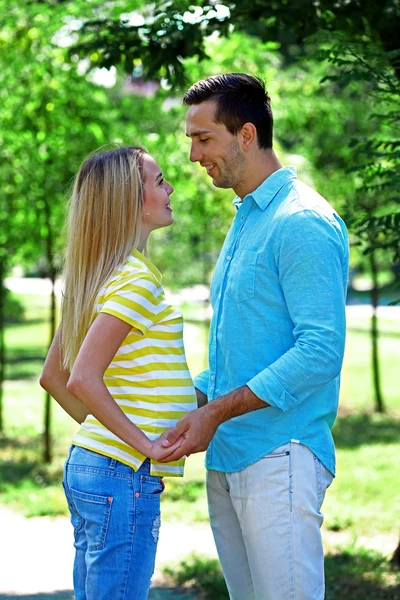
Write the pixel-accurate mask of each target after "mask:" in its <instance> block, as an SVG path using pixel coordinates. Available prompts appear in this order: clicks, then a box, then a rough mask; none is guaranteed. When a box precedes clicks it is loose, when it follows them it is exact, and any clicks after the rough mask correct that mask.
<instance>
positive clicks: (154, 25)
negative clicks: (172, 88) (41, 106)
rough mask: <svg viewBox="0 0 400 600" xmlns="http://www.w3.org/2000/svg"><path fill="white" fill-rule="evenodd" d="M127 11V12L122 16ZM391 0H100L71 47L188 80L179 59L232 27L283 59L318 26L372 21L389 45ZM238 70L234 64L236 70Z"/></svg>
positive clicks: (359, 28)
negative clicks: (363, 0) (133, 0)
mask: <svg viewBox="0 0 400 600" xmlns="http://www.w3.org/2000/svg"><path fill="white" fill-rule="evenodd" d="M132 10H135V13H134V16H135V18H129V16H131V13H132ZM399 18H400V15H399V7H398V3H397V2H396V0H384V1H383V2H381V3H379V5H377V4H376V3H374V2H368V3H367V4H366V3H363V4H360V3H358V2H354V1H351V2H342V3H338V2H334V1H333V0H331V1H325V2H324V3H323V5H321V4H320V3H314V2H304V0H291V2H290V10H289V9H288V5H287V2H272V3H271V2H267V0H260V1H259V2H256V3H254V2H253V3H249V2H248V1H247V0H237V1H236V2H231V1H227V2H224V3H223V5H222V4H219V3H216V4H215V3H210V2H208V1H204V0H196V2H192V1H190V2H189V1H188V0H167V1H166V0H158V1H157V2H155V3H154V4H152V5H146V4H144V3H137V4H136V6H135V7H132V3H130V2H128V1H127V0H126V1H121V2H117V3H116V2H112V3H107V4H106V3H104V6H103V7H102V8H101V10H100V11H97V14H96V15H95V16H94V15H93V14H85V15H84V17H82V21H83V23H84V24H83V27H81V29H80V32H79V42H78V43H77V44H75V46H74V47H73V49H72V52H77V53H78V54H80V56H89V57H90V60H91V62H92V64H93V65H95V66H98V65H101V66H106V67H109V66H111V65H116V64H121V65H123V67H124V69H125V70H126V71H127V72H128V73H132V72H133V71H134V69H135V67H136V68H139V69H140V73H141V74H143V75H144V76H145V77H146V78H150V79H152V78H160V77H164V78H167V79H168V80H169V82H170V83H172V84H174V85H178V86H179V85H182V84H183V83H184V82H186V81H187V80H190V78H189V77H188V73H187V71H186V68H185V62H184V59H187V58H194V57H196V58H198V60H199V61H202V60H204V59H206V58H209V57H210V56H211V54H210V53H209V52H208V50H207V44H206V43H205V40H206V39H207V38H208V37H210V36H213V35H220V36H223V37H225V38H226V37H229V35H230V33H231V32H232V30H234V31H239V32H242V33H246V34H250V35H252V36H254V37H257V38H259V39H260V40H261V41H263V42H271V43H275V44H276V43H277V44H278V45H279V47H280V48H281V51H282V53H283V54H284V55H286V56H287V59H288V60H289V61H290V59H291V52H290V49H291V47H292V46H293V45H299V44H301V43H302V42H303V40H304V39H305V38H307V37H308V36H310V35H312V34H313V33H315V32H316V31H318V30H320V29H328V30H329V31H344V32H346V33H348V34H350V35H351V36H355V35H362V34H364V33H365V32H366V31H368V30H369V28H370V26H372V27H373V33H374V38H375V39H378V40H379V39H380V40H382V42H383V43H384V44H385V48H386V49H387V50H388V51H389V50H393V49H394V48H395V43H396V42H395V39H396V33H397V28H398V23H399ZM236 70H238V69H236Z"/></svg>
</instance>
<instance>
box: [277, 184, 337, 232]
mask: <svg viewBox="0 0 400 600" xmlns="http://www.w3.org/2000/svg"><path fill="white" fill-rule="evenodd" d="M320 219H323V220H324V221H326V222H328V223H331V224H332V225H334V226H337V224H338V222H341V223H343V221H342V219H341V218H340V216H339V215H338V213H337V211H336V210H335V209H334V208H333V206H332V205H331V204H329V202H328V201H327V200H326V199H325V198H324V197H323V196H321V195H320V194H319V193H318V192H317V191H316V190H314V189H313V188H312V187H310V186H309V185H307V184H306V183H304V182H303V181H301V180H299V179H294V180H292V181H291V182H290V186H289V187H288V189H287V190H286V194H285V196H284V198H283V199H282V201H281V202H280V204H279V207H278V208H277V210H276V212H275V215H274V220H275V221H276V222H277V224H278V223H279V224H280V225H282V224H283V223H284V222H285V221H288V220H290V221H302V222H305V221H309V222H310V223H312V222H313V221H314V220H316V221H319V220H320Z"/></svg>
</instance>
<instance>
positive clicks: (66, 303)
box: [40, 146, 197, 600]
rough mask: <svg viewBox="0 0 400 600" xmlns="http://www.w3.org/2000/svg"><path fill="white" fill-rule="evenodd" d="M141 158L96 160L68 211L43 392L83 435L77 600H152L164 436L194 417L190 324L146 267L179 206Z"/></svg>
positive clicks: (172, 466) (176, 467)
mask: <svg viewBox="0 0 400 600" xmlns="http://www.w3.org/2000/svg"><path fill="white" fill-rule="evenodd" d="M172 192H173V188H172V187H171V186H170V185H169V183H168V182H167V181H165V179H164V178H163V176H162V174H161V171H160V168H159V166H158V165H157V163H156V162H155V160H154V159H153V158H152V157H151V156H149V155H148V154H147V153H146V152H145V151H144V150H143V149H142V148H139V147H132V146H129V147H122V148H118V149H115V150H109V151H105V152H100V153H98V154H95V155H93V156H91V157H90V158H88V159H87V160H86V161H85V162H84V163H83V165H82V166H81V168H80V170H79V172H78V175H77V177H76V182H75V187H74V191H73V194H72V198H71V202H70V217H69V232H68V244H67V250H66V263H65V272H64V276H65V292H64V299H63V303H62V313H61V325H60V328H59V330H58V332H57V334H56V336H55V339H54V341H53V343H52V346H51V348H50V351H49V354H48V356H47V359H46V362H45V365H44V370H43V374H42V377H41V380H40V383H41V385H42V386H43V387H44V388H45V389H46V390H47V391H48V392H49V393H50V394H51V395H52V396H53V397H54V398H55V399H56V400H57V402H58V403H59V404H60V405H61V406H62V407H63V409H64V410H65V411H66V412H67V413H68V414H69V415H70V416H71V417H73V418H74V419H75V420H76V421H77V422H78V423H80V424H81V427H80V429H79V431H78V432H77V433H76V435H75V436H74V438H73V440H72V446H71V449H70V452H69V456H68V458H67V461H66V464H65V474H64V481H63V485H64V489H65V494H66V498H67V502H68V506H69V510H70V513H71V522H72V525H73V527H74V536H75V544H74V545H75V562H74V590H75V599H76V600H111V599H113V600H145V598H147V595H148V591H149V587H150V578H151V576H152V574H153V571H154V563H155V554H156V548H157V541H158V533H159V527H160V495H161V493H162V491H163V488H164V484H163V477H164V476H181V475H182V474H183V464H184V460H183V459H181V460H178V461H175V462H171V463H168V462H161V461H165V459H167V457H168V456H169V455H170V454H172V453H173V452H174V450H176V449H177V448H178V447H179V445H180V443H181V440H178V441H177V442H176V444H174V446H173V447H168V448H163V447H162V439H163V437H162V433H163V432H164V431H165V430H166V429H167V428H168V427H170V426H172V425H174V424H175V423H176V422H177V421H178V420H179V419H180V418H181V417H182V416H184V414H186V413H187V412H188V411H190V410H192V409H194V408H196V406H197V403H196V394H195V390H194V387H193V383H192V380H191V378H190V374H189V372H188V368H187V364H186V358H185V352H184V347H183V340H182V328H183V324H182V315H181V313H180V312H179V311H178V310H176V309H175V308H173V307H172V306H170V305H169V304H168V302H167V301H166V299H165V296H164V291H163V288H162V284H161V275H160V273H159V271H158V270H157V268H156V267H155V266H154V265H153V264H152V263H151V262H150V261H149V260H148V259H147V258H146V257H145V256H144V255H143V253H142V252H143V251H144V249H145V247H146V242H147V239H148V237H149V235H150V233H151V232H152V231H153V230H155V229H158V228H160V227H168V226H169V225H171V224H172V222H173V218H172V210H171V205H170V195H171V194H172Z"/></svg>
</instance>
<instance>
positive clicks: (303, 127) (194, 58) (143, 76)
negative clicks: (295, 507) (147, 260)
mask: <svg viewBox="0 0 400 600" xmlns="http://www.w3.org/2000/svg"><path fill="white" fill-rule="evenodd" d="M399 31H400V5H399V3H398V1H397V0H381V2H379V3H376V2H374V1H372V0H371V1H370V0H368V1H367V0H366V1H364V2H363V3H361V2H359V1H355V0H346V1H344V0H343V1H341V0H338V1H336V0H335V1H333V0H332V1H330V0H319V1H318V2H313V1H307V0H290V2H289V1H288V0H281V1H279V0H275V1H271V2H268V1H266V0H257V1H256V2H253V3H248V2H246V1H244V0H237V1H236V2H235V3H232V2H224V3H220V2H215V1H212V0H210V2H205V1H203V0H195V1H193V2H189V1H188V0H168V1H167V2H161V1H159V0H156V1H155V2H152V3H149V2H146V1H145V0H131V1H129V2H128V1H127V0H108V1H105V0H74V1H73V2H72V1H70V0H37V1H34V0H31V1H28V0H19V1H15V0H0V181H1V186H0V503H1V506H0V521H1V523H2V525H1V528H2V531H3V535H2V537H3V544H2V546H3V549H2V551H3V553H4V557H5V558H6V559H8V563H7V564H8V566H7V567H6V568H3V571H2V574H1V575H0V598H11V597H20V598H26V599H27V598H31V597H32V598H33V597H35V598H38V597H39V596H31V595H29V594H33V593H39V592H42V593H43V595H42V596H40V598H49V599H50V598H54V599H55V598H58V599H59V600H62V599H64V598H65V599H69V598H72V592H71V591H70V587H69V586H68V585H66V586H62V585H61V580H62V577H61V576H60V577H59V579H58V581H59V586H58V587H57V585H56V583H54V585H53V584H52V587H51V589H50V588H49V586H48V585H47V584H46V581H48V579H49V565H47V567H46V569H47V570H43V568H42V574H43V578H42V579H40V578H39V579H40V580H37V571H38V569H36V567H35V570H36V575H35V577H34V576H33V571H32V572H30V571H28V575H26V576H25V577H24V578H22V579H21V578H20V577H19V576H18V572H17V571H18V564H20V563H19V561H20V556H19V554H18V553H19V552H20V550H21V546H20V545H18V546H17V545H16V539H15V537H16V531H17V530H18V531H20V532H21V536H23V539H24V544H23V545H25V546H26V544H27V543H28V546H29V540H28V539H27V536H29V535H32V536H34V537H35V540H34V541H35V544H37V543H39V542H40V538H41V537H42V543H43V544H44V545H46V546H47V549H48V548H49V547H50V549H51V545H52V544H53V543H55V540H54V532H55V531H57V528H56V523H66V522H67V516H66V515H67V507H66V502H65V500H64V497H63V492H62V488H61V484H60V480H61V477H62V467H63V461H64V459H65V455H66V452H67V449H68V446H69V443H70V439H71V436H72V435H73V433H74V431H75V430H76V427H75V425H74V422H73V421H72V420H71V419H70V418H69V417H68V416H66V415H65V414H63V412H62V410H61V409H59V407H58V406H57V405H56V403H55V402H54V401H53V400H51V399H50V398H49V397H48V396H46V395H45V393H44V392H43V390H42V389H41V388H40V387H39V384H38V376H39V374H40V372H41V368H42V365H43V360H44V357H45V355H46V351H47V348H48V346H49V343H50V341H51V339H52V337H53V335H54V331H55V328H56V326H57V324H58V318H59V304H60V296H61V289H62V280H61V267H62V260H63V243H64V223H65V216H66V205H67V201H68V195H69V190H70V185H71V181H72V178H73V176H74V174H75V173H76V171H77V170H78V168H79V165H80V163H81V162H82V160H83V159H84V158H85V157H86V156H87V155H88V154H89V153H90V152H92V151H93V150H95V149H97V148H99V147H102V146H107V145H109V144H113V143H122V144H133V145H142V146H144V147H145V148H146V149H147V151H148V152H149V153H150V154H151V155H153V156H154V157H155V159H156V160H157V161H158V163H159V164H160V166H161V168H162V170H163V174H164V176H165V178H166V179H167V180H168V181H169V182H171V184H172V185H173V186H174V188H175V192H174V194H173V196H172V205H173V209H174V218H175V223H174V225H173V226H172V227H171V228H168V229H167V230H161V231H158V232H156V233H155V234H154V235H153V238H152V240H151V243H150V257H151V259H152V260H153V262H154V263H155V264H156V265H157V266H158V268H159V269H160V270H161V271H162V273H163V274H164V284H165V287H166V289H167V291H168V294H169V295H170V297H171V299H172V300H173V301H174V302H175V303H176V304H179V305H180V306H181V307H182V310H183V313H184V316H185V322H186V325H185V328H186V331H185V343H186V348H187V355H188V362H189V366H190V369H191V372H192V374H193V375H196V374H197V373H198V372H199V371H200V370H201V369H203V368H204V367H205V366H206V365H207V332H208V326H209V320H210V316H211V309H210V306H209V296H208V288H209V283H210V279H211V275H212V271H213V266H214V264H215V262H216V259H217V256H218V253H219V250H220V248H221V245H222V242H223V239H224V237H225V234H226V232H227V230H228V228H229V225H230V222H231V220H232V218H233V215H234V208H233V206H232V200H233V196H234V195H233V193H232V191H230V190H219V189H217V188H215V187H213V186H212V184H211V182H210V180H209V178H207V175H206V174H205V172H204V169H201V168H200V167H199V166H198V165H192V164H191V163H190V162H189V141H188V140H187V138H186V137H185V109H184V108H183V107H182V105H181V98H182V95H183V93H184V92H185V91H186V89H187V87H188V86H189V85H191V84H192V83H194V82H195V81H198V80H199V79H201V78H203V77H207V76H209V75H213V74H218V73H224V72H231V71H240V72H247V73H250V74H253V75H257V76H259V77H261V78H262V79H264V80H265V81H266V85H267V89H268V92H269V94H270V96H271V99H272V108H273V112H274V119H275V137H274V144H275V150H276V152H277V154H278V156H279V158H280V160H281V162H282V163H283V164H284V165H289V164H290V165H294V166H296V167H297V170H298V175H299V177H300V178H301V179H302V180H303V181H305V182H306V183H308V184H310V185H311V186H313V187H314V188H315V189H316V190H317V191H318V192H319V193H320V194H322V195H323V196H324V197H325V198H326V199H327V200H328V201H329V202H330V203H331V204H332V205H333V206H334V207H335V208H336V210H337V211H338V212H339V213H340V214H341V216H342V217H343V218H344V219H345V221H346V223H347V225H348V227H349V231H350V240H351V270H350V285H349V291H348V306H347V320H348V333H347V346H346V355H345V362H344V368H343V376H342V388H341V400H340V412H339V417H338V419H337V422H336V424H335V427H334V435H335V440H336V444H337V459H338V476H337V479H336V480H335V481H334V483H333V485H332V487H331V489H330V490H329V492H328V494H327V498H326V501H325V504H324V512H325V513H326V520H325V524H324V530H323V535H324V543H325V549H326V553H327V561H326V567H327V595H326V598H327V599H328V600H339V599H341V600H342V599H346V600H358V599H363V600H365V599H372V598H384V599H391V600H393V599H396V598H400V590H399V578H398V567H399V563H400V557H399V554H400V552H399V548H398V541H399V521H398V515H399V505H400V485H399V480H400V477H399V455H400V452H399V451H400V438H399V433H400V427H399V424H400V385H399V380H400V377H399V373H400V371H399V366H400V365H399V362H400V307H399V306H398V305H397V302H398V300H399V298H400V287H399V272H400V233H399V231H400V208H399V189H400V173H399V165H400V131H399V129H400V128H399V124H400V108H399V107H400V81H399V78H400V51H399V47H400V46H399V40H400V36H399V35H398V33H399ZM203 458H204V457H203V456H201V455H196V456H192V457H190V459H189V461H188V467H187V476H186V477H185V478H184V480H183V481H175V480H174V481H172V482H168V485H167V489H166V492H165V493H164V495H163V501H162V502H163V507H162V509H163V523H164V525H163V527H164V530H165V531H167V532H168V536H169V540H168V543H167V542H166V546H165V548H166V550H165V552H164V551H162V552H161V559H159V560H158V563H157V565H158V566H157V572H156V578H155V588H154V589H153V591H152V594H153V595H152V596H151V597H152V598H154V599H155V598H159V597H160V598H167V597H168V598H172V597H174V598H189V597H190V598H200V597H201V598H208V599H211V600H218V599H220V598H221V599H223V598H227V597H228V596H227V592H226V590H225V587H224V583H223V580H222V576H221V572H220V570H219V565H218V562H217V560H216V558H215V550H214V548H213V546H212V542H211V541H210V538H209V533H208V522H207V508H206V501H205V490H204V468H203ZM33 523H34V524H35V526H32V524H33ZM17 524H19V525H18V527H20V529H18V527H17ZM7 526H8V528H7ZM62 526H63V525H62ZM4 527H5V529H4ZM50 528H52V531H53V537H51V534H50ZM4 532H5V533H6V534H7V533H8V536H9V537H8V538H7V535H6V537H5V538H4ZM174 532H175V534H174ZM47 535H48V537H46V536H47ZM4 539H6V540H7V539H8V543H4ZM59 543H60V544H61V545H62V546H66V545H67V544H68V543H69V539H68V540H65V539H63V540H61V541H60V540H59ZM161 550H162V549H161ZM13 552H15V554H13ZM30 560H32V561H33V563H32V564H34V565H36V563H35V562H34V561H35V557H34V556H31V557H30ZM54 560H55V562H54V566H52V567H51V569H50V570H55V571H54V572H56V571H57V569H58V568H61V567H63V568H65V567H66V565H65V563H63V564H62V565H61V567H60V564H59V563H60V561H57V560H56V558H55V557H54ZM68 568H69V567H68ZM29 573H31V575H29ZM68 576H69V574H68ZM33 579H35V581H33ZM46 585H47V587H46ZM71 585H72V584H71ZM41 586H42V587H41ZM60 586H61V587H60ZM52 590H53V591H52ZM2 594H3V595H2ZM7 594H8V595H7ZM157 594H160V595H157Z"/></svg>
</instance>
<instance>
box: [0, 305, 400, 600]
mask: <svg viewBox="0 0 400 600" xmlns="http://www.w3.org/2000/svg"><path fill="white" fill-rule="evenodd" d="M45 302H47V299H46V298H44V297H42V296H31V297H28V296H25V298H24V303H25V305H26V306H27V307H29V308H28V311H27V323H25V324H23V325H12V326H9V327H8V329H7V334H6V344H7V351H8V365H7V369H6V376H7V382H6V386H5V424H6V426H5V434H4V436H3V437H2V438H0V457H1V461H0V501H1V502H2V503H5V504H8V505H10V506H11V507H12V508H13V509H16V510H20V511H22V512H23V513H24V514H26V515H29V516H36V515H42V514H60V513H66V505H65V501H64V497H63V493H62V490H61V486H60V478H61V473H62V465H63V461H64V457H65V454H66V451H67V448H68V445H69V440H70V439H71V437H72V435H73V433H74V431H75V430H76V428H77V425H76V424H75V423H74V422H73V421H72V420H71V419H69V417H67V416H66V415H65V414H64V413H63V411H62V410H61V409H60V408H59V407H58V406H57V404H56V403H55V402H54V403H53V405H52V406H53V430H52V431H53V440H54V460H53V464H52V465H50V466H47V465H44V464H43V462H42V459H41V432H42V422H43V407H44V392H43V390H41V388H40V387H39V385H38V383H37V378H38V375H39V373H40V369H41V366H42V363H43V357H44V355H45V350H46V346H47V344H48V335H49V334H48V326H47V325H46V324H45V322H44V320H43V319H44V315H45V313H44V306H45V305H44V303H45ZM183 309H184V313H186V317H187V325H186V348H187V355H188V362H189V366H190V369H191V371H192V373H193V374H196V373H197V372H198V371H200V370H201V369H202V368H204V366H205V364H206V349H205V340H206V336H207V325H206V324H204V323H201V322H200V321H198V320H197V317H198V316H199V314H200V315H204V310H203V308H200V309H198V310H196V309H195V307H194V306H184V307H183ZM368 327H369V321H368V319H365V318H362V317H360V316H351V318H349V319H348V336H347V346H346V355H345V363H344V368H343V375H342V392H341V410H340V417H339V419H338V420H337V423H336V424H335V430H334V433H335V439H336V446H337V462H338V477H337V478H336V480H335V481H334V483H333V485H332V487H331V489H330V490H329V491H328V494H327V497H326V500H325V504H324V507H323V511H324V513H325V514H326V521H325V525H324V527H325V538H326V546H327V549H328V550H329V551H333V554H334V555H335V553H337V552H338V550H337V547H338V546H339V547H340V546H342V547H347V548H348V550H346V552H350V553H351V552H352V550H351V548H355V547H356V545H357V543H358V540H359V539H363V540H367V546H368V547H374V538H375V537H376V536H382V535H383V536H389V535H390V534H393V531H397V529H398V523H396V521H395V519H396V515H398V514H399V513H400V510H399V509H400V485H399V471H398V457H399V456H400V436H399V434H400V398H399V395H400V392H399V385H398V369H399V356H400V320H389V319H385V320H382V321H381V323H380V328H381V332H382V334H381V339H380V351H381V368H382V387H383V395H384V399H385V403H386V407H387V413H386V414H385V415H377V414H374V413H373V394H372V385H371V381H372V380H371V373H370V366H369V361H370V342H369V336H368ZM203 459H204V457H203V455H195V456H191V457H190V458H189V460H188V461H187V468H186V472H185V478H184V479H183V480H177V479H172V480H169V481H167V486H166V491H165V493H164V495H163V501H162V504H163V518H164V520H174V519H176V520H179V521H186V522H188V523H190V522H193V521H206V520H207V506H206V499H205V489H204V477H205V471H204V467H203ZM391 539H392V540H393V537H392V538H391ZM392 550H394V547H393V548H385V549H384V553H385V554H386V555H389V554H390V552H391V551H392ZM342 554H343V553H342ZM342 554H341V556H342ZM357 556H358V555H357ZM379 556H380V555H379ZM341 560H342V559H341ZM343 560H344V561H346V560H347V559H346V558H343ZM360 560H361V561H362V560H364V562H365V561H367V562H368V561H370V563H371V564H372V563H373V564H375V563H374V560H375V561H376V560H377V559H375V558H374V557H373V556H372V557H371V555H368V556H364V558H362V559H361V558H360ZM371 561H372V562H371ZM328 564H329V563H328ZM341 564H342V563H341ZM343 564H344V563H343ZM360 564H361V563H360ZM365 564H366V563H365ZM353 566H354V565H353ZM352 568H353V567H352ZM335 569H336V567H335ZM334 572H335V573H336V571H334ZM328 577H329V572H328ZM331 597H332V598H336V597H339V596H335V595H334V594H333V595H332V596H331ZM377 597H380V596H377ZM382 597H386V596H382ZM349 598H350V596H349Z"/></svg>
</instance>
